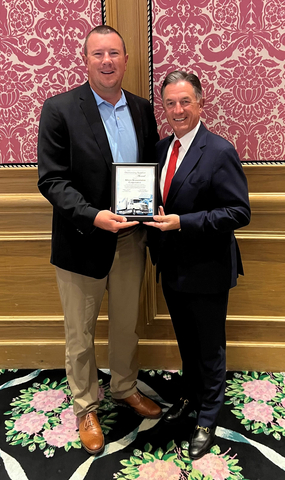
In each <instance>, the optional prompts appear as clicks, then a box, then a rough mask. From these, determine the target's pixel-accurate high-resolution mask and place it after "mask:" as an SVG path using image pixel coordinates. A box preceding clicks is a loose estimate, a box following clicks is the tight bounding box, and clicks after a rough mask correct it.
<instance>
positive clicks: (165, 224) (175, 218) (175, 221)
mask: <svg viewBox="0 0 285 480" xmlns="http://www.w3.org/2000/svg"><path fill="white" fill-rule="evenodd" d="M158 211H159V215H154V216H153V220H154V222H144V223H145V225H149V226H151V227H155V228H159V229H160V230H161V231H163V232H165V231H166V230H179V229H180V228H181V227H180V217H179V215H176V214H174V213H172V214H170V215H165V213H164V209H163V207H158Z"/></svg>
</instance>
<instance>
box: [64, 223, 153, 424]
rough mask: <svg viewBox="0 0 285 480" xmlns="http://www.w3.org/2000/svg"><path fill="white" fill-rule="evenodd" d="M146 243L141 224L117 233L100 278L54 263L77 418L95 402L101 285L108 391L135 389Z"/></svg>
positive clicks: (127, 392)
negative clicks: (107, 267)
mask: <svg viewBox="0 0 285 480" xmlns="http://www.w3.org/2000/svg"><path fill="white" fill-rule="evenodd" d="M145 245H146V232H145V229H144V227H143V226H140V227H135V228H134V229H132V230H131V231H129V232H126V233H122V234H120V235H119V236H118V242H117V248H116V253H115V258H114V261H113V265H112V268H111V270H110V272H109V274H108V275H107V276H106V277H105V278H103V279H94V278H91V277H87V276H84V275H79V274H77V273H73V272H69V271H67V270H63V269H61V268H59V267H56V276H57V282H58V288H59V293H60V297H61V303H62V308H63V312H64V325H65V340H66V373H67V378H68V382H69V385H70V388H71V392H72V395H73V398H74V407H73V408H74V413H75V415H77V416H79V417H81V416H83V415H85V414H86V413H88V412H91V411H96V410H97V408H98V406H99V400H98V393H99V386H98V376H97V366H96V357H95V348H94V335H95V327H96V321H97V317H98V314H99V310H100V307H101V302H102V299H103V296H104V293H105V290H106V289H107V290H108V315H109V339H108V341H109V368H110V371H111V382H110V388H111V393H112V396H113V397H114V398H116V399H120V398H121V399H122V398H126V397H128V396H129V395H132V394H133V393H135V392H136V390H137V389H136V379H137V374H138V364H137V358H136V356H137V343H138V335H137V333H136V325H137V320H138V313H139V297H140V289H141V284H142V280H143V276H144V270H145V254H146V251H145ZM98 255H100V252H98Z"/></svg>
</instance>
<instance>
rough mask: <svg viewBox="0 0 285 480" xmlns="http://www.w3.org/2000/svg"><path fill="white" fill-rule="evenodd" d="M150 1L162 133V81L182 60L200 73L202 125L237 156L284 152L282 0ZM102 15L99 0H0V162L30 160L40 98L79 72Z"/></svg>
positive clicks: (77, 78)
mask: <svg viewBox="0 0 285 480" xmlns="http://www.w3.org/2000/svg"><path fill="white" fill-rule="evenodd" d="M118 1H119V0H118ZM144 1H147V0H144ZM148 1H149V2H150V4H151V6H152V21H153V25H152V39H153V89H154V106H155V113H156V117H157V120H158V124H159V128H160V134H161V136H162V137H164V136H166V135H167V134H169V133H170V131H169V127H168V126H167V123H166V119H165V117H164V114H163V110H162V105H161V101H160V93H159V90H160V86H161V82H162V80H163V78H164V77H165V75H166V74H167V73H168V72H169V71H171V70H174V69H186V70H187V71H192V72H194V73H196V74H197V75H198V76H199V77H200V78H201V80H202V85H203V88H204V94H205V98H206V104H205V110H204V115H203V120H204V122H205V124H206V126H207V127H208V128H209V129H211V130H213V131H214V132H216V133H219V134H221V135H222V136H224V137H225V138H227V139H228V140H230V141H231V142H232V143H233V144H234V145H235V146H236V148H237V150H238V152H239V154H240V157H241V159H242V160H243V161H250V160H260V161H263V160H265V161H268V160H269V161H270V160H271V161H272V160H273V161H274V160H276V161H278V160H283V159H284V158H285V141H284V137H285V3H284V0H148ZM100 23H102V6H101V1H100V0H53V1H52V2H50V1H49V0H34V1H30V0H0V45H1V47H0V166H1V164H2V165H3V164H6V165H13V164H26V165H28V164H33V163H35V162H36V160H37V159H36V142H37V129H38V120H39V115H40V110H41V107H42V104H43V102H44V100H45V99H46V98H47V97H49V96H51V95H54V94H56V93H59V92H62V91H65V90H69V89H71V88H73V87H75V86H77V85H79V84H81V83H83V82H84V81H85V79H86V75H85V70H84V67H83V63H82V61H81V55H80V54H81V51H82V43H83V40H84V37H85V35H86V33H87V32H88V31H89V30H90V28H91V26H94V25H98V24H100Z"/></svg>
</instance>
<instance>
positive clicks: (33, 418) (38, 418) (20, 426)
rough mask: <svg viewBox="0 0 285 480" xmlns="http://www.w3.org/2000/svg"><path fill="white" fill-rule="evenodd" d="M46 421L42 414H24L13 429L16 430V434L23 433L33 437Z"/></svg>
mask: <svg viewBox="0 0 285 480" xmlns="http://www.w3.org/2000/svg"><path fill="white" fill-rule="evenodd" d="M47 420H48V419H47V417H46V416H45V415H44V414H43V413H36V412H30V413H24V414H23V415H22V416H21V417H20V418H17V420H16V421H15V424H14V429H15V430H17V432H25V433H28V434H29V435H33V434H34V433H38V432H39V431H40V430H41V429H42V428H43V425H44V424H45V423H46V422H47Z"/></svg>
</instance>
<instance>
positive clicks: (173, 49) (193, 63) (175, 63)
mask: <svg viewBox="0 0 285 480" xmlns="http://www.w3.org/2000/svg"><path fill="white" fill-rule="evenodd" d="M152 18H153V26H152V36H153V38H152V41H153V82H154V84H153V86H154V105H155V112H156V117H157V120H158V124H159V127H160V135H161V137H165V136H166V135H168V134H169V133H170V128H169V126H168V125H167V122H166V119H165V116H164V113H163V109H162V104H161V100H160V87H161V84H162V81H163V79H164V78H165V76H166V74H167V73H169V72H170V71H173V70H187V71H188V72H193V73H195V74H196V75H198V77H199V78H200V80H201V82H202V86H203V90H204V96H205V100H206V103H205V109H204V113H203V121H204V123H205V125H206V126H207V128H209V129H210V130H211V131H213V132H215V133H218V134H220V135H222V136H223V137H225V138H227V139H228V140H229V141H230V142H232V143H233V144H234V145H235V147H236V149H237V151H238V153H239V155H240V158H241V160H243V161H254V160H259V161H268V160H271V161H272V160H273V161H278V160H282V159H283V160H284V158H285V2H284V0H190V1H189V0H152Z"/></svg>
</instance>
